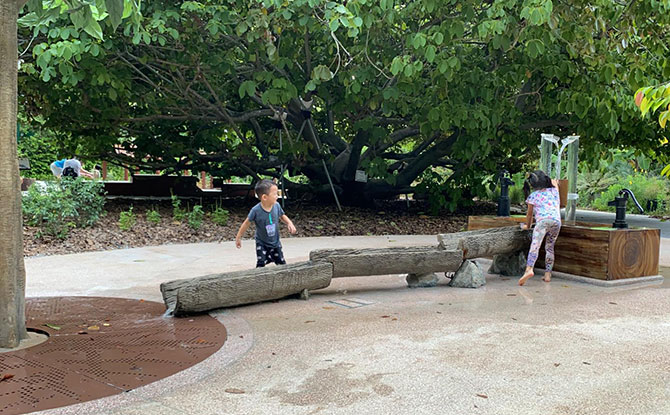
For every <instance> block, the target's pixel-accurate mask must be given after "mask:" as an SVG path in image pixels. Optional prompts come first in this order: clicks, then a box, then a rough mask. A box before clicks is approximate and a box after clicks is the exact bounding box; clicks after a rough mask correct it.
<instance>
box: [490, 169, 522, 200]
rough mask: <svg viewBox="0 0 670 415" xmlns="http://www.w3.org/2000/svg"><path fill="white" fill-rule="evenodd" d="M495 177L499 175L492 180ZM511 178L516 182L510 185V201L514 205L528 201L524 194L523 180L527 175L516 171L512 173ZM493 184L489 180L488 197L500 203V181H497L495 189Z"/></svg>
mask: <svg viewBox="0 0 670 415" xmlns="http://www.w3.org/2000/svg"><path fill="white" fill-rule="evenodd" d="M495 178H497V176H494V177H493V178H491V180H493V179H495ZM511 179H512V181H513V182H514V184H512V185H510V186H509V194H508V195H509V201H510V203H511V204H513V205H520V204H522V203H524V202H525V201H526V198H525V197H524V194H523V182H524V180H526V175H525V174H524V173H514V174H512V175H511ZM491 186H493V184H492V183H490V182H489V184H488V185H487V187H486V199H487V200H490V201H491V202H495V203H498V199H500V181H499V180H498V181H497V182H495V186H494V187H493V189H491Z"/></svg>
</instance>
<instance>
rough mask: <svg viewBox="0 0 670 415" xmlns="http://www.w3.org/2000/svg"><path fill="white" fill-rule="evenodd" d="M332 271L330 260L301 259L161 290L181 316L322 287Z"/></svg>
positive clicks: (165, 286) (167, 303)
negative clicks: (316, 261)
mask: <svg viewBox="0 0 670 415" xmlns="http://www.w3.org/2000/svg"><path fill="white" fill-rule="evenodd" d="M332 275H333V266H332V265H330V264H328V263H325V262H322V263H319V264H314V263H311V262H299V263H296V264H289V265H281V266H278V267H267V268H256V269H252V270H247V271H236V272H227V273H223V274H212V275H206V276H204V277H198V278H191V279H185V280H176V281H169V282H164V283H162V284H161V293H162V294H163V301H164V302H165V306H166V307H167V310H168V312H169V313H173V314H174V315H175V316H180V315H184V314H189V313H199V312H202V311H208V310H213V309H215V308H222V307H233V306H236V305H243V304H252V303H258V302H261V301H268V300H275V299H278V298H282V297H286V296H287V295H291V294H298V293H300V292H302V291H303V290H318V289H321V288H325V287H327V286H328V285H330V279H331V277H332Z"/></svg>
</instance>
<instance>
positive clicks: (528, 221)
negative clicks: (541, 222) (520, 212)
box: [521, 205, 533, 229]
mask: <svg viewBox="0 0 670 415" xmlns="http://www.w3.org/2000/svg"><path fill="white" fill-rule="evenodd" d="M532 224H533V205H528V212H527V213H526V222H525V223H522V224H521V229H530V226H531V225H532Z"/></svg>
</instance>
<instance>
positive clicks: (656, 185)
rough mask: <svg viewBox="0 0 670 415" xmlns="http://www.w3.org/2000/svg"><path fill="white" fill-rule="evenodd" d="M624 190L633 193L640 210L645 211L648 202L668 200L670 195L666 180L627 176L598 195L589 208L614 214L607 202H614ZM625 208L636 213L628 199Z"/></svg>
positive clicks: (612, 208)
mask: <svg viewBox="0 0 670 415" xmlns="http://www.w3.org/2000/svg"><path fill="white" fill-rule="evenodd" d="M624 188H627V189H630V190H632V191H633V193H634V194H635V198H636V199H637V201H638V202H639V203H640V205H641V206H642V209H646V207H647V201H648V200H659V201H661V200H668V195H669V193H670V192H669V189H668V183H667V181H666V180H664V179H660V178H657V177H647V176H644V175H641V174H638V175H635V176H628V177H626V179H625V180H621V181H620V182H619V183H616V184H613V185H611V186H610V187H608V188H607V190H605V191H604V192H602V193H600V195H599V196H598V197H596V198H595V199H594V200H593V204H592V205H591V206H592V207H593V208H594V209H596V210H604V211H610V212H614V206H607V202H609V201H611V200H614V198H615V197H617V196H618V195H619V191H620V190H621V189H624ZM626 208H627V209H626V210H627V211H628V212H632V213H636V212H638V210H637V208H636V207H635V204H634V203H633V201H632V200H630V199H629V201H628V204H627V205H626Z"/></svg>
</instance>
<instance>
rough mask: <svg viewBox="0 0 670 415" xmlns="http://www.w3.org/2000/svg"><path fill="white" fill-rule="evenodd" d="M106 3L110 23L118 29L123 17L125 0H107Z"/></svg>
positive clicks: (113, 27) (114, 28)
mask: <svg viewBox="0 0 670 415" xmlns="http://www.w3.org/2000/svg"><path fill="white" fill-rule="evenodd" d="M105 5H106V6H107V13H109V24H110V25H111V26H112V29H113V30H115V31H116V29H117V28H118V27H119V25H120V24H121V19H122V18H123V0H105Z"/></svg>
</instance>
